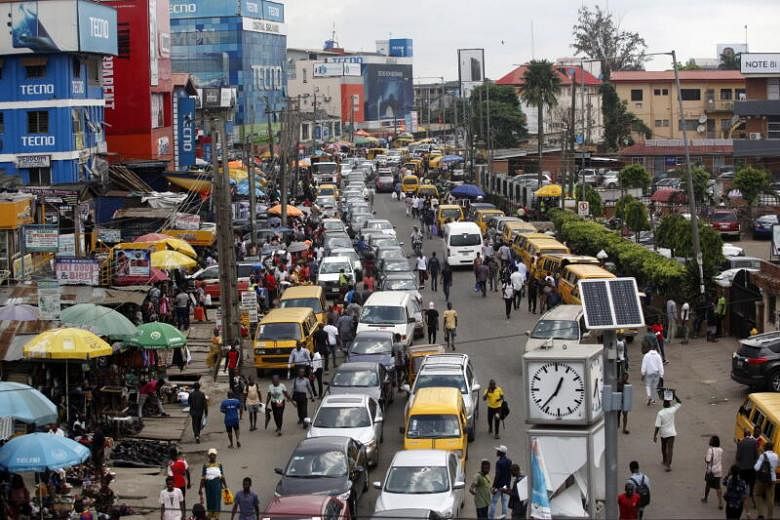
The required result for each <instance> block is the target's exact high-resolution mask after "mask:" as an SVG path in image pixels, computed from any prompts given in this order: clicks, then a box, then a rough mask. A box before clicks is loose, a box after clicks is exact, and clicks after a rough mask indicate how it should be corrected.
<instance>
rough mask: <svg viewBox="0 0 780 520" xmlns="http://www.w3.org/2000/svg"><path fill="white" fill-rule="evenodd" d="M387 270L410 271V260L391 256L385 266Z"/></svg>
mask: <svg viewBox="0 0 780 520" xmlns="http://www.w3.org/2000/svg"><path fill="white" fill-rule="evenodd" d="M384 270H385V271H396V272H400V271H408V270H409V262H407V261H406V260H402V259H397V258H390V259H388V260H387V262H385V266H384Z"/></svg>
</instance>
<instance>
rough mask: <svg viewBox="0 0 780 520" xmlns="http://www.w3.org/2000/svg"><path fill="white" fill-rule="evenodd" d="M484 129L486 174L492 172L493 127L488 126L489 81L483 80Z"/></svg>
mask: <svg viewBox="0 0 780 520" xmlns="http://www.w3.org/2000/svg"><path fill="white" fill-rule="evenodd" d="M485 99H486V102H485V105H486V106H485V112H487V116H486V117H485V127H486V130H487V145H488V172H490V173H492V172H493V127H491V126H490V81H488V80H485Z"/></svg>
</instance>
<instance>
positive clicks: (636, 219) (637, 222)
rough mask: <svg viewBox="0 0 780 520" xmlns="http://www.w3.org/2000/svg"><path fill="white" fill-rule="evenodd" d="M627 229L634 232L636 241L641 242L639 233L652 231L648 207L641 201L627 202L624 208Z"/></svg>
mask: <svg viewBox="0 0 780 520" xmlns="http://www.w3.org/2000/svg"><path fill="white" fill-rule="evenodd" d="M623 214H624V216H625V219H624V222H625V223H626V227H627V228H628V229H630V230H631V231H633V232H634V234H635V236H636V241H637V242H639V232H640V231H644V230H646V229H650V216H649V214H648V212H647V206H645V205H644V204H642V202H641V201H639V200H636V199H634V200H630V201H627V202H626V204H625V206H624V207H623Z"/></svg>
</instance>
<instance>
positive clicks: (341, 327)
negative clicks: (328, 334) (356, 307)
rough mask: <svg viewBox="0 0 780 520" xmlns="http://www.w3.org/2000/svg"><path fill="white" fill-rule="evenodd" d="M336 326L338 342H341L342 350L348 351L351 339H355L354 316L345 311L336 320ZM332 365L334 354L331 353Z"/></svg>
mask: <svg viewBox="0 0 780 520" xmlns="http://www.w3.org/2000/svg"><path fill="white" fill-rule="evenodd" d="M336 328H337V329H338V332H339V333H338V337H339V342H340V343H341V349H342V351H344V352H348V351H349V347H350V346H352V341H354V339H355V318H354V317H353V316H351V315H349V314H347V313H346V312H345V313H344V314H342V315H341V317H340V318H339V319H338V321H336ZM333 366H334V367H335V366H336V355H335V353H334V355H333Z"/></svg>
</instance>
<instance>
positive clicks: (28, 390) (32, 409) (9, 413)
mask: <svg viewBox="0 0 780 520" xmlns="http://www.w3.org/2000/svg"><path fill="white" fill-rule="evenodd" d="M0 395H1V396H2V399H0V417H11V418H13V419H15V420H17V421H21V422H23V423H27V424H35V425H38V426H43V425H45V424H50V423H53V422H57V406H56V405H55V404H54V403H52V402H51V401H50V400H49V399H48V398H47V397H46V396H45V395H43V394H42V393H40V392H39V391H38V390H36V389H35V388H33V387H31V386H27V385H23V384H21V383H13V382H11V381H0Z"/></svg>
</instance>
